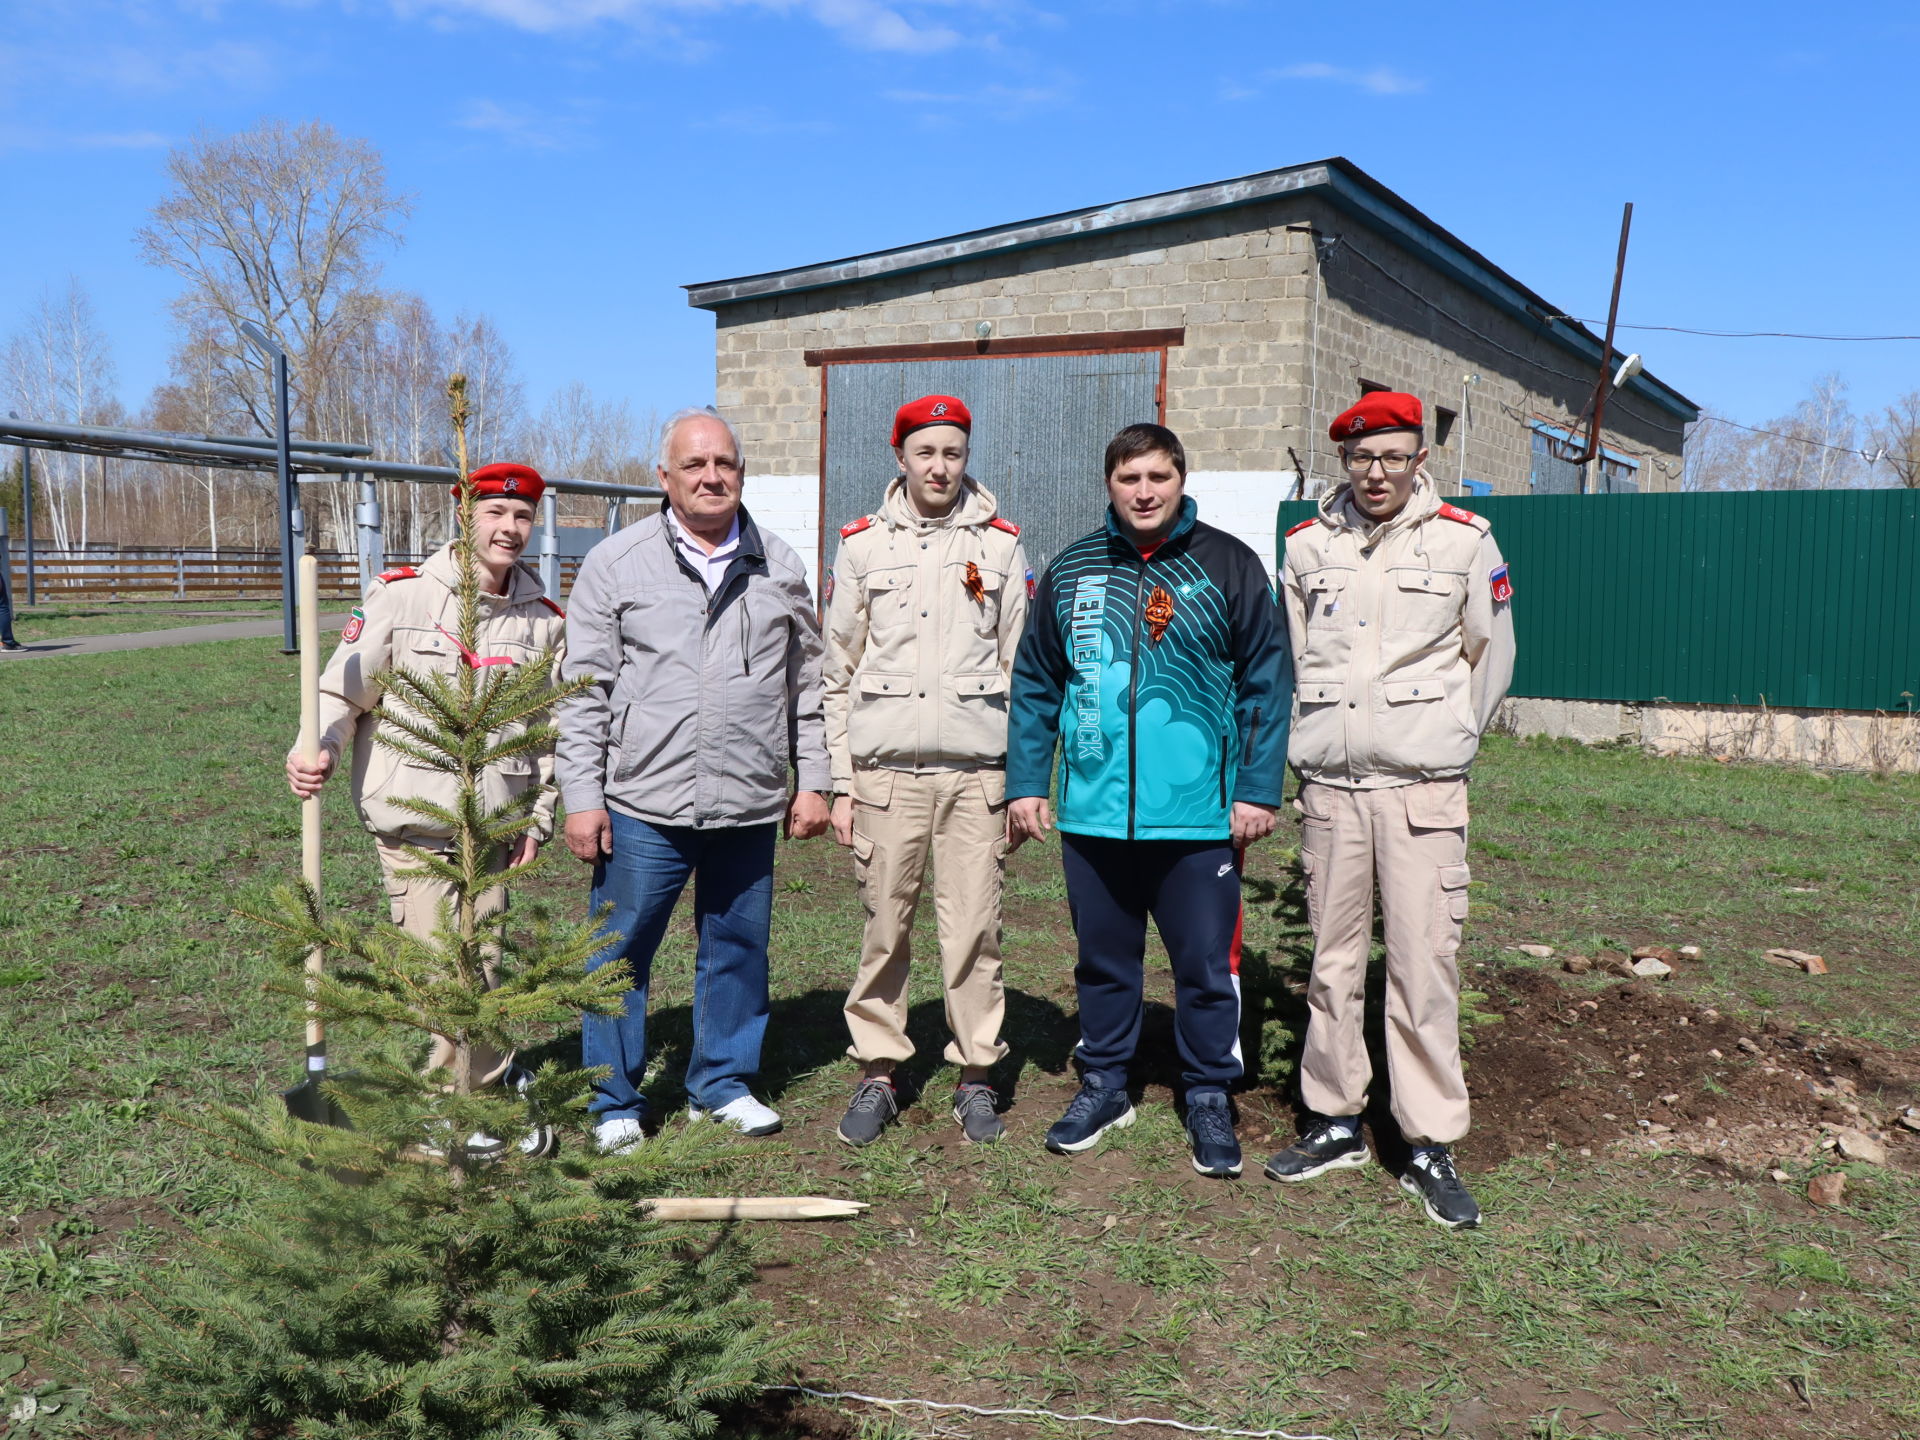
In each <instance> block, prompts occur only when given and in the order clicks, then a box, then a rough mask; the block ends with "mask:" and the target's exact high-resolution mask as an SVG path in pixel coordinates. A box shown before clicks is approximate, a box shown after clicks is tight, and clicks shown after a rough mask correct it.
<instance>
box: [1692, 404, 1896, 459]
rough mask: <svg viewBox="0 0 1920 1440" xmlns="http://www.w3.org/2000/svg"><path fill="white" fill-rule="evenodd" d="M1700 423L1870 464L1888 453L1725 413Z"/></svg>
mask: <svg viewBox="0 0 1920 1440" xmlns="http://www.w3.org/2000/svg"><path fill="white" fill-rule="evenodd" d="M1700 423H1702V424H1709V425H1731V426H1733V428H1734V429H1736V430H1750V431H1752V432H1753V433H1754V434H1755V435H1771V436H1773V437H1774V438H1775V439H1776V440H1791V441H1793V443H1794V444H1796V445H1811V446H1813V447H1814V448H1815V449H1818V450H1838V451H1839V452H1840V453H1841V454H1842V455H1858V456H1859V457H1860V458H1861V459H1862V460H1864V461H1866V462H1867V463H1868V464H1869V465H1871V464H1873V463H1874V462H1875V461H1876V460H1878V459H1880V457H1881V456H1882V455H1883V454H1885V453H1886V452H1885V451H1883V450H1876V451H1874V452H1872V453H1871V454H1869V453H1868V452H1867V451H1866V450H1863V449H1860V448H1858V447H1856V446H1852V445H1829V444H1828V443H1827V442H1826V441H1824V440H1809V439H1807V437H1806V436H1804V435H1789V434H1787V432H1786V431H1784V430H1768V429H1765V428H1763V427H1761V426H1759V425H1742V424H1741V423H1740V422H1739V421H1738V420H1729V419H1727V417H1726V416H1724V415H1702V416H1701V417H1700Z"/></svg>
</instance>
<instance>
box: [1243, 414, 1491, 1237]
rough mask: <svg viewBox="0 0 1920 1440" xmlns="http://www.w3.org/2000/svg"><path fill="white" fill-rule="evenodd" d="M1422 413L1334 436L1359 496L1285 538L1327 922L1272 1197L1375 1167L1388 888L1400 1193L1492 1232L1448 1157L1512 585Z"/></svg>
mask: <svg viewBox="0 0 1920 1440" xmlns="http://www.w3.org/2000/svg"><path fill="white" fill-rule="evenodd" d="M1422 420H1423V416H1422V411H1421V406H1420V401H1419V400H1418V399H1417V398H1416V397H1414V396H1412V395H1402V394H1397V393H1394V392H1391V391H1376V392H1374V393H1373V394H1370V395H1367V396H1365V397H1364V398H1362V400H1361V401H1360V403H1359V404H1357V405H1355V406H1354V407H1353V408H1352V409H1350V410H1348V411H1346V412H1345V413H1344V414H1343V415H1341V416H1340V417H1339V418H1338V419H1336V420H1335V421H1334V422H1333V426H1332V429H1331V434H1332V438H1333V440H1334V442H1335V443H1336V444H1337V445H1338V446H1339V447H1340V456H1341V460H1342V463H1343V464H1344V465H1345V467H1346V471H1347V483H1346V484H1345V485H1342V486H1340V487H1339V488H1338V489H1336V490H1335V491H1334V492H1333V493H1332V494H1330V495H1328V496H1327V497H1326V499H1324V500H1322V501H1321V502H1320V513H1319V515H1318V516H1317V517H1315V518H1314V519H1312V520H1304V521H1302V522H1301V523H1300V524H1298V525H1296V526H1294V527H1293V529H1292V530H1290V531H1288V532H1287V540H1286V561H1285V565H1284V568H1283V570H1282V575H1281V594H1282V596H1283V598H1284V600H1285V603H1286V607H1287V623H1288V629H1289V632H1290V634H1291V638H1292V642H1293V655H1294V667H1295V670H1296V672H1297V676H1298V678H1297V681H1296V694H1297V696H1298V701H1299V703H1298V709H1297V714H1296V717H1295V720H1294V728H1293V738H1292V741H1291V744H1290V746H1289V749H1288V759H1289V760H1290V761H1291V762H1292V764H1293V766H1294V768H1295V769H1296V770H1297V771H1298V772H1299V774H1300V782H1301V783H1300V798H1299V800H1298V802H1297V804H1298V805H1299V808H1300V811H1301V819H1302V825H1301V841H1300V864H1301V868H1302V869H1303V870H1304V871H1305V872H1306V886H1307V910H1308V915H1309V918H1310V920H1311V921H1312V924H1313V932H1314V954H1313V978H1312V981H1311V982H1310V984H1309V985H1308V988H1307V1007H1308V1017H1309V1018H1308V1022H1307V1043H1306V1053H1305V1055H1304V1056H1303V1058H1302V1060H1301V1064H1300V1097H1301V1099H1302V1100H1303V1101H1304V1102H1305V1104H1306V1106H1307V1108H1308V1110H1310V1111H1311V1112H1313V1113H1312V1115H1311V1116H1310V1123H1309V1124H1308V1125H1307V1127H1306V1132H1305V1133H1304V1134H1303V1135H1302V1136H1301V1137H1300V1139H1298V1140H1296V1141H1295V1142H1294V1143H1293V1144H1291V1145H1289V1146H1288V1147H1287V1148H1286V1149H1284V1150H1282V1151H1281V1152H1280V1153H1279V1154H1277V1155H1275V1156H1274V1157H1273V1158H1272V1159H1271V1160H1269V1161H1268V1162H1267V1165H1266V1172H1267V1174H1268V1175H1269V1176H1271V1177H1272V1178H1273V1179H1275V1180H1285V1181H1300V1180H1309V1179H1312V1178H1313V1177H1314V1176H1316V1175H1319V1174H1322V1173H1324V1172H1326V1171H1328V1170H1332V1169H1337V1168H1342V1167H1346V1166H1359V1165H1365V1164H1366V1163H1367V1158H1368V1155H1367V1145H1366V1142H1365V1141H1364V1140H1363V1139H1361V1137H1360V1114H1361V1111H1362V1110H1364V1109H1365V1108H1366V1103H1367V1087H1368V1084H1369V1082H1370V1081H1371V1080H1372V1078H1373V1072H1372V1067H1371V1065H1370V1063H1369V1061H1368V1058H1367V1045H1366V1039H1365V1037H1364V1035H1363V1034H1362V1019H1363V1016H1364V1014H1365V1010H1366V999H1365V993H1366V976H1367V954H1368V949H1369V945H1370V942H1371V939H1372V933H1373V896H1374V890H1375V887H1376V886H1377V887H1378V889H1379V893H1380V912H1381V917H1382V921H1383V924H1384V927H1385V932H1386V942H1387V1023H1386V1051H1387V1074H1388V1078H1389V1082H1390V1084H1391V1089H1392V1111H1393V1117H1394V1120H1395V1121H1396V1122H1397V1123H1398V1125H1399V1127H1400V1131H1401V1134H1402V1135H1403V1136H1404V1137H1405V1139H1406V1140H1407V1142H1408V1143H1409V1144H1410V1145H1411V1146H1412V1149H1413V1154H1412V1160H1411V1163H1410V1164H1409V1165H1408V1167H1407V1169H1406V1171H1405V1173H1404V1174H1403V1175H1402V1176H1401V1179H1400V1184H1401V1187H1402V1188H1403V1189H1405V1190H1407V1191H1408V1192H1409V1193H1411V1194H1413V1195H1415V1196H1417V1197H1418V1198H1419V1199H1420V1200H1421V1201H1422V1202H1423V1204H1424V1206H1425V1208H1426V1213H1427V1216H1428V1218H1429V1219H1431V1220H1433V1221H1434V1222H1435V1223H1437V1224H1440V1225H1445V1226H1447V1227H1449V1228H1452V1229H1457V1228H1460V1227H1462V1226H1471V1225H1477V1224H1479V1222H1480V1208H1479V1206H1478V1205H1477V1204H1476V1203H1475V1201H1474V1199H1473V1196H1472V1195H1471V1194H1470V1193H1469V1192H1468V1190H1467V1187H1466V1186H1465V1185H1464V1184H1463V1183H1462V1182H1461V1180H1460V1176H1459V1173H1458V1172H1457V1171H1456V1170H1455V1168H1454V1163H1453V1157H1452V1155H1451V1153H1450V1152H1449V1150H1448V1148H1447V1147H1448V1146H1449V1145H1451V1144H1452V1143H1453V1142H1454V1141H1456V1140H1458V1139H1459V1138H1460V1137H1461V1136H1463V1135H1465V1134H1466V1133H1467V1086H1466V1080H1465V1077H1464V1075H1463V1074H1462V1070H1461V1065H1460V975H1459V968H1458V951H1459V949H1460V930H1461V924H1462V922H1463V921H1464V920H1465V919H1466V917H1467V879H1468V872H1467V771H1468V768H1469V767H1470V766H1471V765H1472V764H1473V758H1474V755H1475V754H1476V752H1477V751H1478V750H1479V747H1480V737H1481V735H1482V734H1484V733H1485V732H1486V728H1487V726H1488V725H1489V724H1491V723H1492V721H1493V717H1494V712H1495V711H1497V710H1498V709H1499V708H1500V702H1501V700H1502V699H1504V698H1505V697H1506V693H1507V685H1508V683H1509V682H1510V681H1511V680H1512V678H1513V617H1512V614H1511V611H1510V604H1509V602H1510V600H1511V598H1512V595H1513V586H1512V584H1511V583H1510V582H1509V580H1508V578H1507V566H1506V562H1505V561H1504V560H1502V559H1501V557H1500V548H1499V546H1497V545H1495V544H1494V543H1493V535H1492V533H1491V530H1490V527H1489V526H1488V524H1487V522H1486V520H1485V519H1483V518H1482V517H1480V516H1478V515H1473V514H1470V513H1468V512H1467V511H1465V510H1462V509H1459V508H1458V507H1457V506H1454V505H1449V504H1447V503H1445V502H1444V501H1442V500H1441V498H1440V494H1439V490H1438V488H1437V487H1436V485H1435V484H1434V481H1433V478H1432V477H1431V476H1429V475H1428V474H1427V473H1426V470H1425V469H1424V465H1425V462H1426V458H1427V451H1426V448H1425V446H1424V444H1423V443H1422V435H1423V431H1422Z"/></svg>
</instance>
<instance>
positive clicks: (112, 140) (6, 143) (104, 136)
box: [0, 125, 173, 152]
mask: <svg viewBox="0 0 1920 1440" xmlns="http://www.w3.org/2000/svg"><path fill="white" fill-rule="evenodd" d="M172 143H173V141H172V138H171V137H170V136H167V135H162V134H161V133H160V132H159V131H157V130H102V131H76V132H73V133H70V134H68V133H62V132H60V131H58V130H43V129H36V128H33V127H31V126H26V125H0V152H4V151H8V150H16V151H18V150H154V149H158V148H159V147H160V146H162V145H170V144H172Z"/></svg>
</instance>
